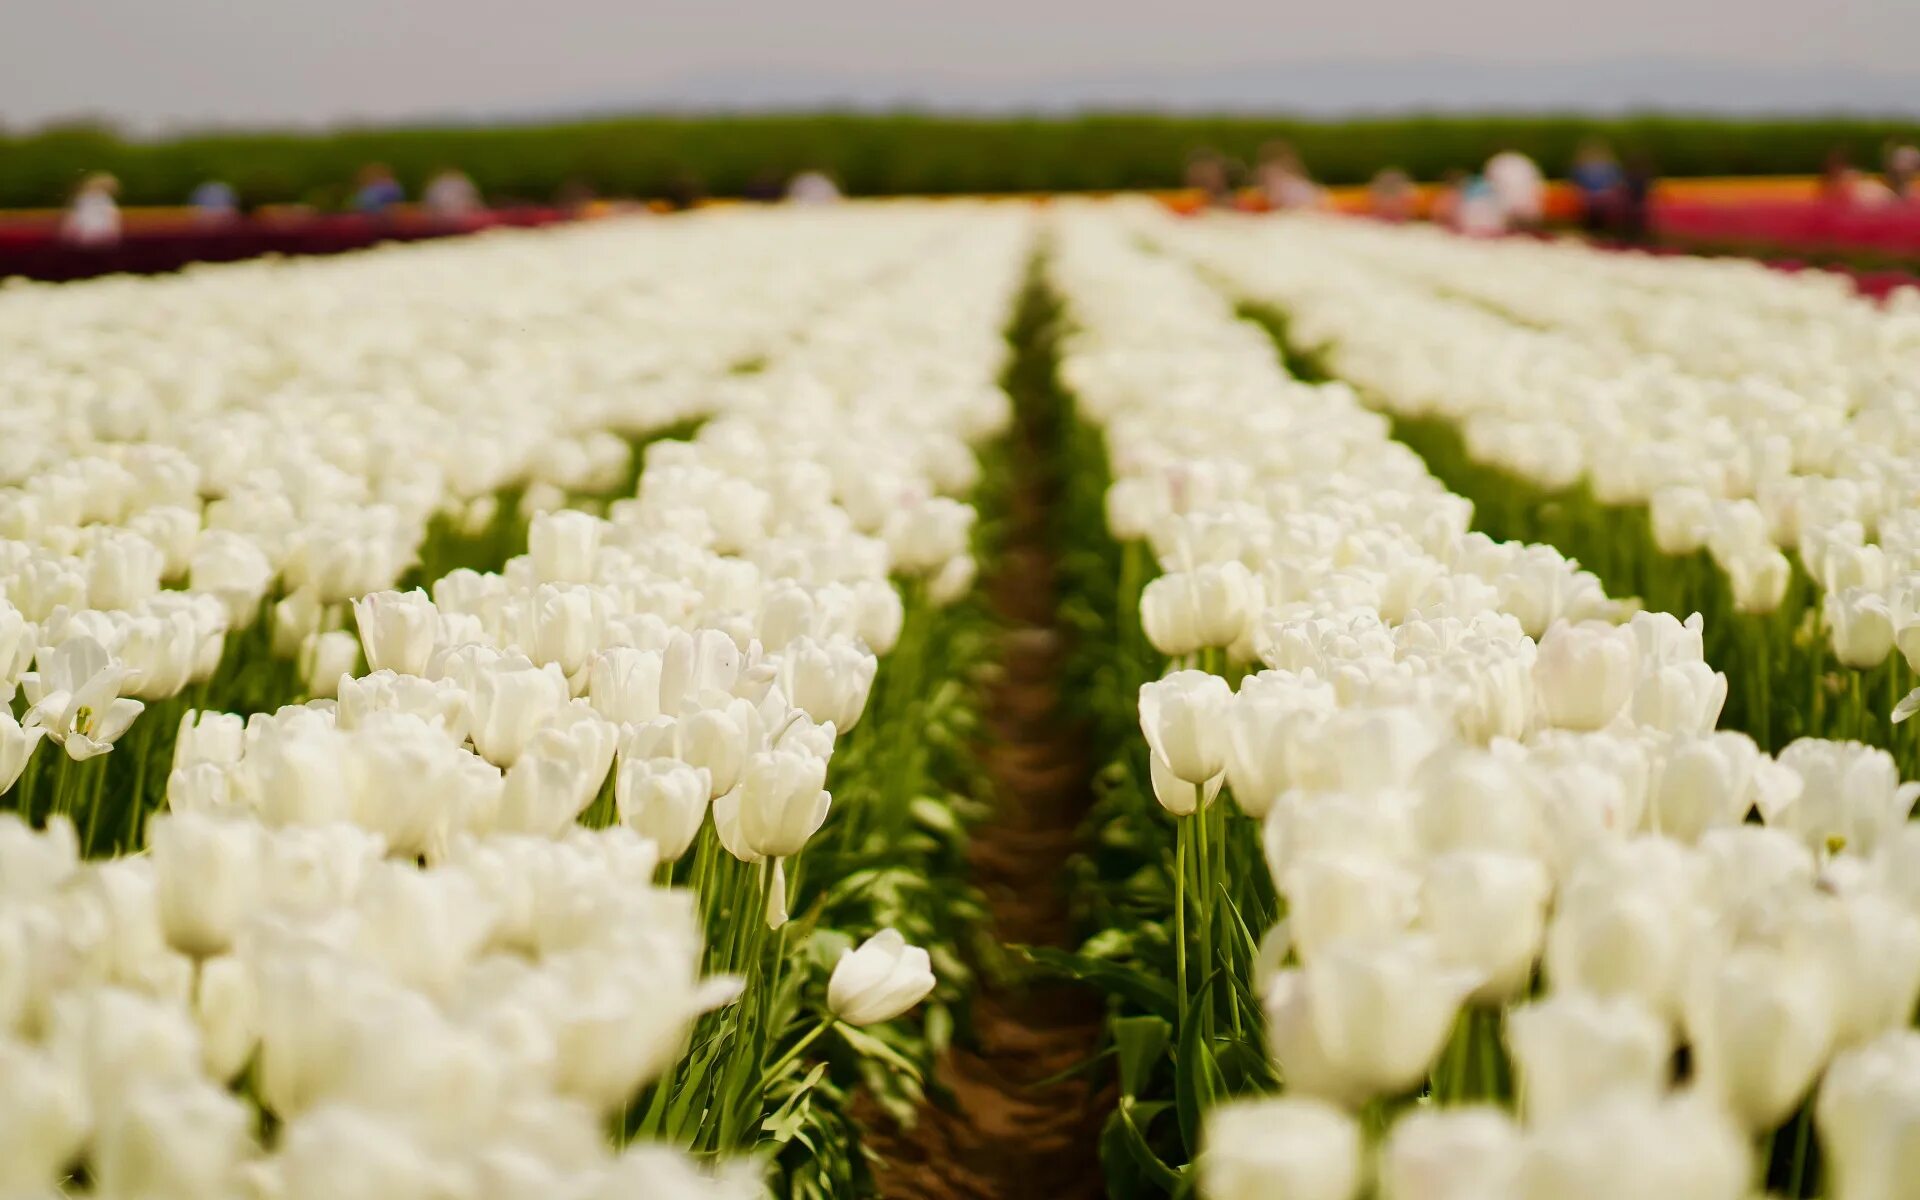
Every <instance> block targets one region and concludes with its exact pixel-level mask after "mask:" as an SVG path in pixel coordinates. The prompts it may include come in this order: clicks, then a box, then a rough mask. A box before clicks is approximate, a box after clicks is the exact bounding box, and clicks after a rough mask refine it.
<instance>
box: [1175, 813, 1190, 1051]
mask: <svg viewBox="0 0 1920 1200" xmlns="http://www.w3.org/2000/svg"><path fill="white" fill-rule="evenodd" d="M1191 820H1192V818H1191V817H1181V818H1180V819H1179V821H1178V822H1176V823H1175V825H1174V834H1173V948H1174V974H1175V980H1176V982H1177V983H1178V985H1179V991H1180V1007H1179V1014H1180V1027H1181V1028H1182V1029H1185V1028H1186V1024H1187V841H1188V829H1187V825H1188V822H1189V821H1191Z"/></svg>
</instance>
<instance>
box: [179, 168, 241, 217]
mask: <svg viewBox="0 0 1920 1200" xmlns="http://www.w3.org/2000/svg"><path fill="white" fill-rule="evenodd" d="M187 203H188V205H190V206H191V207H192V208H193V223H194V224H195V225H225V224H227V223H228V222H230V221H233V220H235V219H236V218H238V217H239V215H240V197H239V195H238V194H236V193H235V192H234V190H233V185H232V184H230V183H227V182H226V181H225V180H221V179H209V180H207V181H206V182H205V183H202V184H201V185H200V186H199V187H196V188H194V189H193V192H192V194H191V195H189V196H188V197H187Z"/></svg>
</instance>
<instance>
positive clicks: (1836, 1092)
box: [1814, 1029, 1920, 1200]
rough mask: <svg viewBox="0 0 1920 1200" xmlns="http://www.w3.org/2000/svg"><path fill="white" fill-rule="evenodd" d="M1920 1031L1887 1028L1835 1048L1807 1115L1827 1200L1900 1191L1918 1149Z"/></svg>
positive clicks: (1872, 1199)
mask: <svg viewBox="0 0 1920 1200" xmlns="http://www.w3.org/2000/svg"><path fill="white" fill-rule="evenodd" d="M1916 1104H1920V1034H1916V1033H1914V1032H1913V1031H1911V1030H1908V1029H1900V1030H1895V1031H1891V1032H1888V1033H1885V1034H1883V1035H1881V1036H1880V1037H1878V1038H1876V1039H1874V1040H1873V1041H1871V1042H1868V1043H1866V1044H1865V1045H1862V1046H1859V1047H1856V1048H1855V1049H1852V1050H1849V1051H1846V1052H1844V1053H1842V1054H1839V1055H1837V1056H1835V1058H1834V1060H1833V1065H1832V1066H1830V1067H1828V1068H1827V1073H1826V1077H1825V1079H1824V1080H1823V1081H1822V1082H1821V1084H1820V1093H1819V1096H1818V1098H1817V1099H1816V1101H1815V1103H1814V1116H1815V1119H1816V1122H1817V1124H1818V1127H1819V1130H1820V1147H1821V1150H1822V1151H1823V1152H1824V1155H1825V1159H1826V1163H1827V1180H1828V1187H1829V1191H1828V1193H1827V1194H1828V1195H1831V1196H1832V1197H1833V1200H1890V1198H1892V1197H1898V1196H1903V1195H1905V1194H1906V1189H1908V1188H1909V1187H1910V1186H1911V1184H1912V1180H1913V1170H1914V1162H1915V1161H1916V1156H1920V1124H1917V1123H1916V1122H1915V1121H1914V1118H1913V1113H1914V1111H1915V1105H1916Z"/></svg>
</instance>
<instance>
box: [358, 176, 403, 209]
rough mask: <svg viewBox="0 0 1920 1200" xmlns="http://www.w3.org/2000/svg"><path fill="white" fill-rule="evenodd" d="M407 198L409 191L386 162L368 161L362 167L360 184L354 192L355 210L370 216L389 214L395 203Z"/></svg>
mask: <svg viewBox="0 0 1920 1200" xmlns="http://www.w3.org/2000/svg"><path fill="white" fill-rule="evenodd" d="M406 198H407V191H406V189H405V188H403V187H401V186H400V181H399V180H398V179H395V178H394V177H393V172H392V171H391V170H389V169H388V168H387V166H386V164H385V163H368V164H367V165H366V166H364V167H362V168H360V179H359V186H358V188H357V189H356V190H355V191H354V193H353V208H354V211H355V212H360V213H365V214H366V215H367V216H370V217H381V216H385V215H387V211H388V210H389V209H391V208H392V207H393V206H394V205H396V204H399V203H400V202H401V201H403V200H405V199H406Z"/></svg>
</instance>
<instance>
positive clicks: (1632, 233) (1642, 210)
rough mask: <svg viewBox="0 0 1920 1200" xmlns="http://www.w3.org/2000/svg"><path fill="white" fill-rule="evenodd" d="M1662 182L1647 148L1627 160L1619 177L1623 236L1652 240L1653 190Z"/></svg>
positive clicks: (1620, 227)
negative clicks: (1624, 169)
mask: <svg viewBox="0 0 1920 1200" xmlns="http://www.w3.org/2000/svg"><path fill="white" fill-rule="evenodd" d="M1659 184H1660V172H1659V169H1658V168H1656V167H1655V166H1654V165H1653V158H1652V156H1651V155H1649V154H1647V153H1646V152H1644V151H1639V152H1636V153H1635V154H1634V155H1633V156H1632V157H1630V158H1629V159H1628V160H1627V170H1626V174H1625V175H1623V176H1622V177H1621V181H1620V222H1619V229H1620V236H1621V237H1623V238H1625V239H1626V240H1627V241H1630V242H1645V241H1650V240H1651V239H1652V237H1653V193H1654V191H1655V189H1656V188H1658V186H1659Z"/></svg>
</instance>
